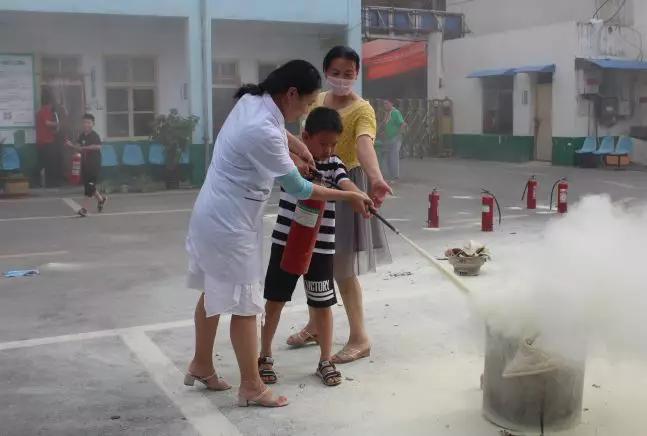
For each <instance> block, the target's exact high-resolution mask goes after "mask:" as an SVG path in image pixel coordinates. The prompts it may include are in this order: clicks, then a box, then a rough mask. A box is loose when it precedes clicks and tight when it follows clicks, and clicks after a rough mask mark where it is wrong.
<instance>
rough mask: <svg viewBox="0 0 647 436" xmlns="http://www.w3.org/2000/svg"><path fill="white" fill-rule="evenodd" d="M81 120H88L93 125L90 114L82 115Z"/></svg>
mask: <svg viewBox="0 0 647 436" xmlns="http://www.w3.org/2000/svg"><path fill="white" fill-rule="evenodd" d="M83 119H84V120H90V121H92V122H93V123H94V115H92V114H85V115H83Z"/></svg>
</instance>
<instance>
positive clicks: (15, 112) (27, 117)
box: [0, 54, 36, 129]
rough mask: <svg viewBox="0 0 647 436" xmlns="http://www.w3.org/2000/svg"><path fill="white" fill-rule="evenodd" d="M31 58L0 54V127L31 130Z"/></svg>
mask: <svg viewBox="0 0 647 436" xmlns="http://www.w3.org/2000/svg"><path fill="white" fill-rule="evenodd" d="M35 92H36V90H35V88H34V57H33V56H32V55H17V54H0V128H9V129H11V128H21V127H33V126H34V120H35V107H34V106H35V95H36V94H35Z"/></svg>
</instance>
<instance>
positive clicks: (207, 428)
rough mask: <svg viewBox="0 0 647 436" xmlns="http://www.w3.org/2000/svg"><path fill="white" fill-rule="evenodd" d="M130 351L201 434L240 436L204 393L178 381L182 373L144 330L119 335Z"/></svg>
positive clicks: (204, 435)
mask: <svg viewBox="0 0 647 436" xmlns="http://www.w3.org/2000/svg"><path fill="white" fill-rule="evenodd" d="M122 339H123V341H124V342H125V343H126V345H127V346H128V348H130V351H131V352H132V353H133V354H134V355H135V356H136V357H137V359H139V361H140V362H141V363H142V365H144V367H145V368H146V370H147V371H148V373H149V374H150V376H151V377H152V378H153V380H154V381H155V383H156V384H157V386H159V388H160V389H161V390H162V391H163V392H164V393H165V394H166V396H167V397H168V398H169V399H170V400H171V401H172V402H173V403H174V404H175V405H176V406H177V408H178V409H180V411H181V412H182V414H183V415H184V416H185V417H186V419H187V422H188V423H189V424H191V425H192V426H193V428H194V429H195V430H196V431H197V432H198V433H199V434H200V435H203V436H206V435H221V436H240V435H241V433H240V432H239V431H238V429H237V428H236V426H235V425H234V424H233V423H232V422H231V421H230V420H229V419H227V417H226V416H225V415H223V414H222V412H221V411H220V410H218V408H217V407H214V405H213V403H212V402H211V401H210V400H209V399H208V398H207V397H206V396H205V395H204V393H203V392H196V391H195V390H193V389H188V388H187V387H186V386H184V384H183V383H182V382H181V381H182V378H183V376H184V374H182V372H181V371H180V370H179V369H178V368H177V367H176V366H175V364H173V362H172V361H171V359H169V358H168V357H167V356H166V355H165V354H164V353H163V352H162V350H160V348H159V347H158V346H157V345H156V344H155V343H154V342H153V341H152V340H151V338H150V337H149V336H148V335H147V334H146V333H145V332H143V331H131V332H129V333H126V334H124V335H123V336H122Z"/></svg>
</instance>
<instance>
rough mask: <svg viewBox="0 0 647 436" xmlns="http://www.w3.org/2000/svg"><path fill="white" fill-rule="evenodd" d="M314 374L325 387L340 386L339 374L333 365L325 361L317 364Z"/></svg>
mask: <svg viewBox="0 0 647 436" xmlns="http://www.w3.org/2000/svg"><path fill="white" fill-rule="evenodd" d="M316 374H317V375H318V376H319V378H321V381H322V382H323V384H325V385H326V386H338V385H340V384H341V372H339V371H337V368H336V367H335V364H334V363H332V362H329V361H327V360H323V361H321V362H319V366H318V367H317V372H316Z"/></svg>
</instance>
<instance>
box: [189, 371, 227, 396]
mask: <svg viewBox="0 0 647 436" xmlns="http://www.w3.org/2000/svg"><path fill="white" fill-rule="evenodd" d="M212 378H215V379H216V380H217V382H218V385H216V386H210V385H209V380H211V379H212ZM196 381H199V382H200V383H202V384H203V385H205V386H206V387H207V389H209V390H211V391H217V392H220V391H227V390H229V389H231V386H230V385H229V384H227V382H225V381H223V380H222V379H220V377H218V375H217V374H216V373H215V372H214V373H213V374H211V375H210V376H209V377H199V376H197V375H193V374H191V373H189V372H187V373H186V375H185V376H184V384H185V385H186V386H193V385H194V384H195V382H196Z"/></svg>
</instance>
